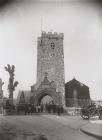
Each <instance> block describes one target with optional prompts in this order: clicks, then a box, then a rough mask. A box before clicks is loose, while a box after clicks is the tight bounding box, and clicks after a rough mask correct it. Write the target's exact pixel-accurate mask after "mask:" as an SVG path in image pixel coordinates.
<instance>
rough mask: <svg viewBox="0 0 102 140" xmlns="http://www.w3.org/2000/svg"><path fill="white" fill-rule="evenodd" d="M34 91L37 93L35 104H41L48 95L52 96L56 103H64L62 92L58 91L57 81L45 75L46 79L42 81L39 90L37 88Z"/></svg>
mask: <svg viewBox="0 0 102 140" xmlns="http://www.w3.org/2000/svg"><path fill="white" fill-rule="evenodd" d="M34 92H35V95H34V96H35V97H34V103H35V105H40V104H41V100H42V99H43V97H45V96H47V95H48V96H50V97H51V98H52V100H53V103H54V104H55V105H61V104H62V102H61V97H60V93H59V92H56V86H55V83H54V82H53V81H52V82H49V80H48V79H47V76H45V78H44V80H43V81H42V82H41V84H40V85H39V87H38V88H37V90H35V91H34Z"/></svg>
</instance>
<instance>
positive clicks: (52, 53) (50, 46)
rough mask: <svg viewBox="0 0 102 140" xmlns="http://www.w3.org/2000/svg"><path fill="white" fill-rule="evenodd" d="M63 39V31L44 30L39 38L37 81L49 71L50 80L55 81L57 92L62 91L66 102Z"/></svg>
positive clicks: (62, 97)
mask: <svg viewBox="0 0 102 140" xmlns="http://www.w3.org/2000/svg"><path fill="white" fill-rule="evenodd" d="M63 39H64V35H63V33H59V34H58V33H56V32H55V33H52V32H48V33H46V32H42V35H41V37H39V38H38V46H37V48H38V51H37V83H38V84H39V83H41V82H42V81H43V79H44V76H45V73H48V80H49V81H50V82H51V81H54V82H55V84H56V85H55V86H56V92H61V95H60V97H61V99H62V103H63V104H65V97H64V95H65V76H64V53H63Z"/></svg>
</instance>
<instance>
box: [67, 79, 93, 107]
mask: <svg viewBox="0 0 102 140" xmlns="http://www.w3.org/2000/svg"><path fill="white" fill-rule="evenodd" d="M65 100H66V106H67V107H83V106H85V105H88V104H90V93H89V87H87V86H86V85H84V84H83V83H81V82H79V81H77V80H76V79H75V78H74V79H72V80H71V81H69V82H67V83H66V84H65Z"/></svg>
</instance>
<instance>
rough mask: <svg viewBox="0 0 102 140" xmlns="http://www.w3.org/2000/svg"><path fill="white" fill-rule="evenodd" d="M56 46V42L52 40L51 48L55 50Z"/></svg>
mask: <svg viewBox="0 0 102 140" xmlns="http://www.w3.org/2000/svg"><path fill="white" fill-rule="evenodd" d="M54 48H55V44H54V42H52V43H51V49H52V50H54Z"/></svg>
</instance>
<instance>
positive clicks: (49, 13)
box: [0, 0, 102, 100]
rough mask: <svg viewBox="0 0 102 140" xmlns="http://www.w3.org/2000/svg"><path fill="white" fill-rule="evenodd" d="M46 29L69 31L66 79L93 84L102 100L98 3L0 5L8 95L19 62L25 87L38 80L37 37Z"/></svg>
mask: <svg viewBox="0 0 102 140" xmlns="http://www.w3.org/2000/svg"><path fill="white" fill-rule="evenodd" d="M41 30H43V31H46V32H48V31H52V32H58V33H60V32H61V33H64V63H65V82H68V81H70V80H72V79H73V78H76V79H77V80H78V81H80V82H82V83H84V84H85V85H87V86H88V87H89V90H90V95H91V98H92V99H94V100H102V93H101V92H102V47H101V46H102V40H101V36H102V11H101V6H100V4H98V3H96V2H92V1H91V2H85V0H82V1H71V0H70V1H67V0H66V1H62V0H56V1H54V0H53V2H51V1H48V0H44V1H43V0H39V1H34V0H29V1H27V0H25V1H24V0H22V1H19V0H16V1H15V2H14V3H11V4H7V5H6V6H3V7H1V9H0V78H2V80H3V81H4V83H5V84H4V86H3V91H4V95H5V96H8V91H7V85H8V80H9V75H8V73H7V72H6V71H5V69H4V67H5V66H6V65H7V64H10V65H15V80H17V81H18V82H19V85H18V87H17V88H16V91H15V92H14V96H15V97H16V96H17V94H18V91H19V90H30V86H31V85H33V84H35V83H36V73H37V37H38V36H40V35H41Z"/></svg>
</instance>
